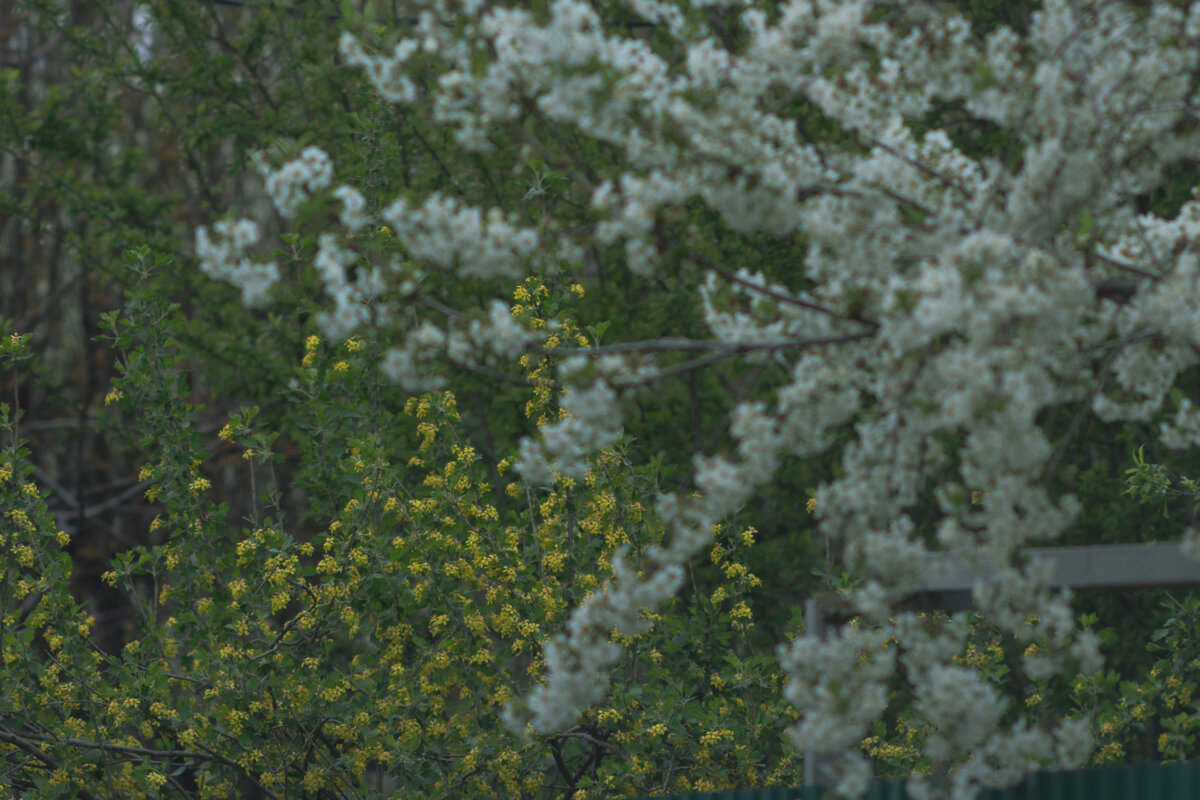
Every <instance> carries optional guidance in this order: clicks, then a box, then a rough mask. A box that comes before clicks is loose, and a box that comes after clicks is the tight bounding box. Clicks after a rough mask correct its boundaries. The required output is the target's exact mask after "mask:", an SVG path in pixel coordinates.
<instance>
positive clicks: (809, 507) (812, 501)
mask: <svg viewBox="0 0 1200 800" xmlns="http://www.w3.org/2000/svg"><path fill="white" fill-rule="evenodd" d="M816 507H817V498H815V497H810V498H808V502H807V503H805V504H804V510H805V511H807V512H808V513H810V514H811V513H812V512H813V509H814V508H816Z"/></svg>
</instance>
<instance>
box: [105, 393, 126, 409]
mask: <svg viewBox="0 0 1200 800" xmlns="http://www.w3.org/2000/svg"><path fill="white" fill-rule="evenodd" d="M124 396H125V393H124V392H122V391H121V390H120V389H113V390H112V391H111V392H109V393H108V394H106V395H104V405H106V406H111V405H112V404H113V403H116V402H117V401H119V400H120V399H121V398H122V397H124Z"/></svg>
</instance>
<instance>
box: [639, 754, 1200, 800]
mask: <svg viewBox="0 0 1200 800" xmlns="http://www.w3.org/2000/svg"><path fill="white" fill-rule="evenodd" d="M825 793H826V790H825V789H824V788H823V787H818V786H806V787H804V788H801V789H783V788H779V787H771V788H767V789H735V790H730V791H724V792H690V793H688V794H674V795H670V796H658V797H642V798H637V800H821V798H822V797H823V796H824V795H825ZM866 800H909V796H908V792H906V791H904V782H903V781H876V782H875V783H874V784H872V785H871V789H870V791H868V792H867V797H866ZM979 800H1200V762H1196V763H1188V764H1136V765H1133V766H1125V767H1105V768H1102V769H1086V770H1075V771H1072V772H1035V773H1032V774H1030V775H1029V776H1027V777H1026V778H1025V780H1024V781H1022V782H1021V783H1019V784H1017V785H1016V786H1014V787H1012V788H1010V789H988V790H986V791H983V792H981V793H980V795H979Z"/></svg>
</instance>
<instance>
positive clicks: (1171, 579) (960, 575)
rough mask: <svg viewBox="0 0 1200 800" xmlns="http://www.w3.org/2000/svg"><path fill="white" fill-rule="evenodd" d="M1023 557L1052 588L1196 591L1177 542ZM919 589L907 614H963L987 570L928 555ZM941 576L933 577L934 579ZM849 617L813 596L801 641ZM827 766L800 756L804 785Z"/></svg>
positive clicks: (824, 774) (1198, 581)
mask: <svg viewBox="0 0 1200 800" xmlns="http://www.w3.org/2000/svg"><path fill="white" fill-rule="evenodd" d="M1024 554H1025V555H1027V556H1029V557H1032V558H1038V559H1047V560H1049V561H1051V562H1053V564H1054V570H1053V572H1052V573H1051V578H1050V586H1051V588H1055V589H1170V588H1182V587H1190V588H1196V587H1200V561H1198V560H1196V559H1193V558H1189V557H1188V556H1185V555H1184V554H1183V551H1182V549H1181V548H1180V545H1179V542H1152V543H1149V544H1115V545H1090V546H1086V547H1032V548H1028V549H1026V550H1025V551H1024ZM927 564H928V570H927V574H929V575H930V576H931V577H930V578H929V580H927V581H926V582H925V583H924V584H923V585H922V587H921V588H920V589H919V590H917V591H916V592H914V593H913V594H912V595H910V596H909V597H908V598H907V599H906V600H904V601H903V602H902V603H901V604H900V608H901V609H904V610H909V611H920V610H927V611H964V610H967V609H969V608H971V605H972V603H971V591H972V589H974V587H975V584H976V583H977V582H978V581H980V580H983V579H985V578H987V577H988V575H989V574H990V572H991V571H990V570H983V571H977V570H972V569H969V568H967V567H966V566H965V565H964V564H962V562H961V561H959V560H958V559H956V558H953V557H952V556H950V555H949V554H947V553H930V554H929V556H928V561H927ZM938 575H941V576H944V577H934V576H938ZM848 616H850V615H849V614H848V613H847V611H846V608H845V604H844V603H842V602H839V600H838V599H837V598H834V597H828V596H827V597H812V598H809V599H808V601H806V603H805V608H804V619H805V628H806V630H805V632H804V635H805V636H817V637H819V638H824V637H825V635H826V633H827V632H828V631H829V629H830V628H832V627H836V626H837V625H838V624H839V623H840V622H843V621H844V620H845V618H847V617H848ZM830 766H831V764H830V761H829V759H828V758H826V757H822V756H818V755H816V754H815V753H806V754H805V757H804V783H805V785H806V786H812V785H815V784H823V783H827V782H828V780H829V778H830V775H829V769H830Z"/></svg>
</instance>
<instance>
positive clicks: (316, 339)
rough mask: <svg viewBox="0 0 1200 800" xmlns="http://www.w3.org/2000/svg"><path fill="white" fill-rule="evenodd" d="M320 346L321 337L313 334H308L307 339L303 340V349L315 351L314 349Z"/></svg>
mask: <svg viewBox="0 0 1200 800" xmlns="http://www.w3.org/2000/svg"><path fill="white" fill-rule="evenodd" d="M320 346H321V337H320V336H316V335H315V334H314V335H313V336H309V337H308V338H307V339H305V340H304V349H305V350H307V351H308V352H310V353H312V352H315V351H316V349H317V348H318V347H320Z"/></svg>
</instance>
